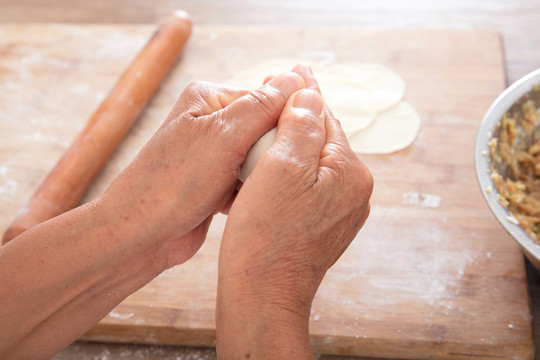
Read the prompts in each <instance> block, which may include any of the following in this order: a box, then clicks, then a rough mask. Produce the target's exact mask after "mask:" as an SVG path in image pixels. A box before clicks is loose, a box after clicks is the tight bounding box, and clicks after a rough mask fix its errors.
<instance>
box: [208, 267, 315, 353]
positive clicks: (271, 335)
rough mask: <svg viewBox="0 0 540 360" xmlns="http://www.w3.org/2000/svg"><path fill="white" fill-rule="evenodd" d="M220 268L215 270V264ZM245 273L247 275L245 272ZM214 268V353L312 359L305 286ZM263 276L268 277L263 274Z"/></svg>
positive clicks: (308, 293)
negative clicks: (215, 290)
mask: <svg viewBox="0 0 540 360" xmlns="http://www.w3.org/2000/svg"><path fill="white" fill-rule="evenodd" d="M220 270H221V269H220ZM246 273H247V274H246ZM249 273H250V271H249V270H248V271H246V272H242V274H239V273H237V274H236V275H235V274H224V272H221V273H220V276H219V281H218V297H217V307H216V326H217V349H218V357H219V358H223V359H229V358H237V357H242V358H244V357H246V355H247V354H250V357H251V358H255V359H272V358H284V359H285V358H290V359H293V358H294V359H312V358H313V351H312V349H311V344H310V340H309V315H310V310H311V302H312V299H313V297H312V296H311V291H306V289H301V288H302V286H301V285H300V284H299V287H298V288H296V289H292V288H290V287H289V286H288V284H286V283H287V282H285V283H283V284H281V285H284V286H280V285H276V284H275V283H274V284H272V285H271V286H270V284H268V283H267V282H265V281H264V279H261V278H256V277H253V276H245V277H244V275H248V274H249ZM267 280H268V279H267Z"/></svg>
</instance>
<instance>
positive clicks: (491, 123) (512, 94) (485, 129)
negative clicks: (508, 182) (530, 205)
mask: <svg viewBox="0 0 540 360" xmlns="http://www.w3.org/2000/svg"><path fill="white" fill-rule="evenodd" d="M539 82H540V69H536V70H534V71H532V72H530V73H529V74H527V75H525V76H523V77H522V78H521V79H519V80H517V81H516V82H515V83H513V84H512V85H510V86H509V87H508V88H507V89H506V90H504V91H503V92H502V93H501V94H500V95H499V96H498V97H497V98H496V99H495V101H494V102H493V103H492V104H491V106H490V107H489V109H488V110H487V112H486V114H485V115H484V118H483V119H482V123H481V124H480V128H479V129H478V134H477V136H476V144H475V149H474V163H475V169H476V178H477V180H478V184H479V185H480V190H481V192H482V195H483V196H484V199H485V200H486V202H487V203H488V205H489V208H490V209H491V211H492V212H493V214H494V215H495V217H496V218H497V220H498V221H499V223H500V224H501V225H502V226H503V228H504V229H505V230H506V231H507V232H508V233H509V234H510V235H511V236H512V237H513V238H514V239H515V240H516V241H517V242H518V243H519V244H520V245H521V246H522V247H523V248H524V249H525V250H526V252H528V253H530V254H534V257H536V258H539V257H540V245H539V244H538V243H536V242H535V241H534V240H533V239H532V238H531V237H530V236H529V235H528V234H527V233H526V232H525V230H523V228H522V227H521V226H519V225H516V224H513V223H511V222H510V221H509V220H508V217H510V216H511V214H510V213H509V211H508V209H506V208H505V207H504V206H502V205H501V204H499V201H498V199H497V195H498V192H497V189H496V187H495V184H494V182H493V180H492V178H491V170H490V156H489V141H490V138H491V135H492V131H493V129H494V128H495V126H496V125H497V124H498V123H499V122H500V120H501V118H502V116H503V115H504V114H505V113H506V112H507V111H508V109H510V107H511V106H512V105H513V104H514V103H515V102H516V101H517V100H518V99H519V98H521V97H522V96H523V95H525V94H526V93H527V92H529V91H530V90H531V89H532V87H533V85H535V84H538V83H539ZM488 186H491V189H492V191H491V192H489V193H488V192H487V191H486V188H487V187H488Z"/></svg>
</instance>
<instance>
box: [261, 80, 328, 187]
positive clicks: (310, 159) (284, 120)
mask: <svg viewBox="0 0 540 360" xmlns="http://www.w3.org/2000/svg"><path fill="white" fill-rule="evenodd" d="M325 137H326V131H325V105H324V100H323V99H322V96H321V94H319V93H318V92H316V91H314V90H311V89H302V90H300V91H298V92H297V93H295V94H294V95H293V96H292V97H291V98H290V99H289V101H288V102H287V105H286V106H285V109H284V110H283V113H282V114H281V117H280V119H279V123H278V131H277V134H276V139H275V141H274V145H273V146H272V148H271V149H270V151H271V154H272V155H271V156H276V157H285V158H287V159H289V160H293V161H294V163H295V165H296V166H298V167H299V168H302V170H303V171H304V172H306V174H308V175H310V176H313V178H312V180H313V181H315V180H316V177H317V168H318V165H319V158H320V155H321V150H322V148H323V146H324V143H325Z"/></svg>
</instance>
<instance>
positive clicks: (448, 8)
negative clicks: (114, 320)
mask: <svg viewBox="0 0 540 360" xmlns="http://www.w3.org/2000/svg"><path fill="white" fill-rule="evenodd" d="M175 9H183V10H186V11H187V12H189V13H190V14H191V16H192V18H193V20H194V23H195V24H199V25H280V26H306V27H313V26H354V27H368V28H427V29H470V28H475V29H492V30H496V31H498V32H500V33H501V34H502V36H503V40H504V49H505V55H506V74H507V81H508V83H509V84H510V83H512V82H514V81H516V80H517V79H519V78H520V77H522V76H523V75H525V74H527V73H529V72H531V71H532V70H534V69H536V68H539V67H540V32H538V31H537V29H538V26H539V24H540V1H538V0H513V1H502V0H476V1H470V0H438V1H430V2H428V1H424V0H387V1H380V0H362V1H351V0H333V1H323V0H272V1H254V0H227V1H212V0H184V1H174V0H154V1H145V0H93V1H86V0H0V23H7V22H68V23H149V24H154V23H156V22H157V21H158V20H159V19H160V18H161V17H163V16H164V15H166V14H168V13H170V12H171V11H173V10H175ZM501 231H504V230H503V229H502V227H501ZM528 270H529V271H528V277H529V289H530V293H531V300H532V306H533V330H534V332H535V336H534V339H535V344H536V345H540V335H539V333H540V321H539V320H538V319H539V318H540V276H539V274H538V272H537V271H535V270H533V269H532V267H531V266H530V265H528ZM72 358H78V359H132V358H137V359H179V360H180V359H215V351H214V350H211V349H210V350H206V349H205V350H200V349H189V348H179V347H162V346H141V345H112V344H90V343H82V342H78V343H75V344H73V345H71V346H70V347H68V348H67V349H65V350H64V351H63V352H61V353H60V354H58V355H57V356H56V357H55V359H72ZM321 358H324V359H326V360H329V359H331V358H333V357H328V356H327V357H321ZM335 359H337V358H335ZM340 359H347V358H341V357H340ZM349 359H352V358H349ZM535 359H540V354H537V355H536V357H535Z"/></svg>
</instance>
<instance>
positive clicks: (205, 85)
mask: <svg viewBox="0 0 540 360" xmlns="http://www.w3.org/2000/svg"><path fill="white" fill-rule="evenodd" d="M249 91H250V90H249V89H244V88H238V87H232V86H224V85H218V84H214V83H210V82H206V81H197V82H194V83H191V84H189V85H188V86H186V88H185V89H184V91H182V94H180V97H179V98H178V100H177V101H176V104H175V105H174V107H173V109H172V111H171V112H170V114H169V118H171V117H176V116H178V115H180V114H183V113H187V112H189V113H191V114H193V116H194V117H197V116H202V115H210V114H212V113H213V112H215V111H218V110H221V109H223V108H224V107H226V106H228V105H229V104H231V103H232V102H233V101H235V100H236V99H238V98H240V97H242V96H244V95H246V94H247V93H249Z"/></svg>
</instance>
